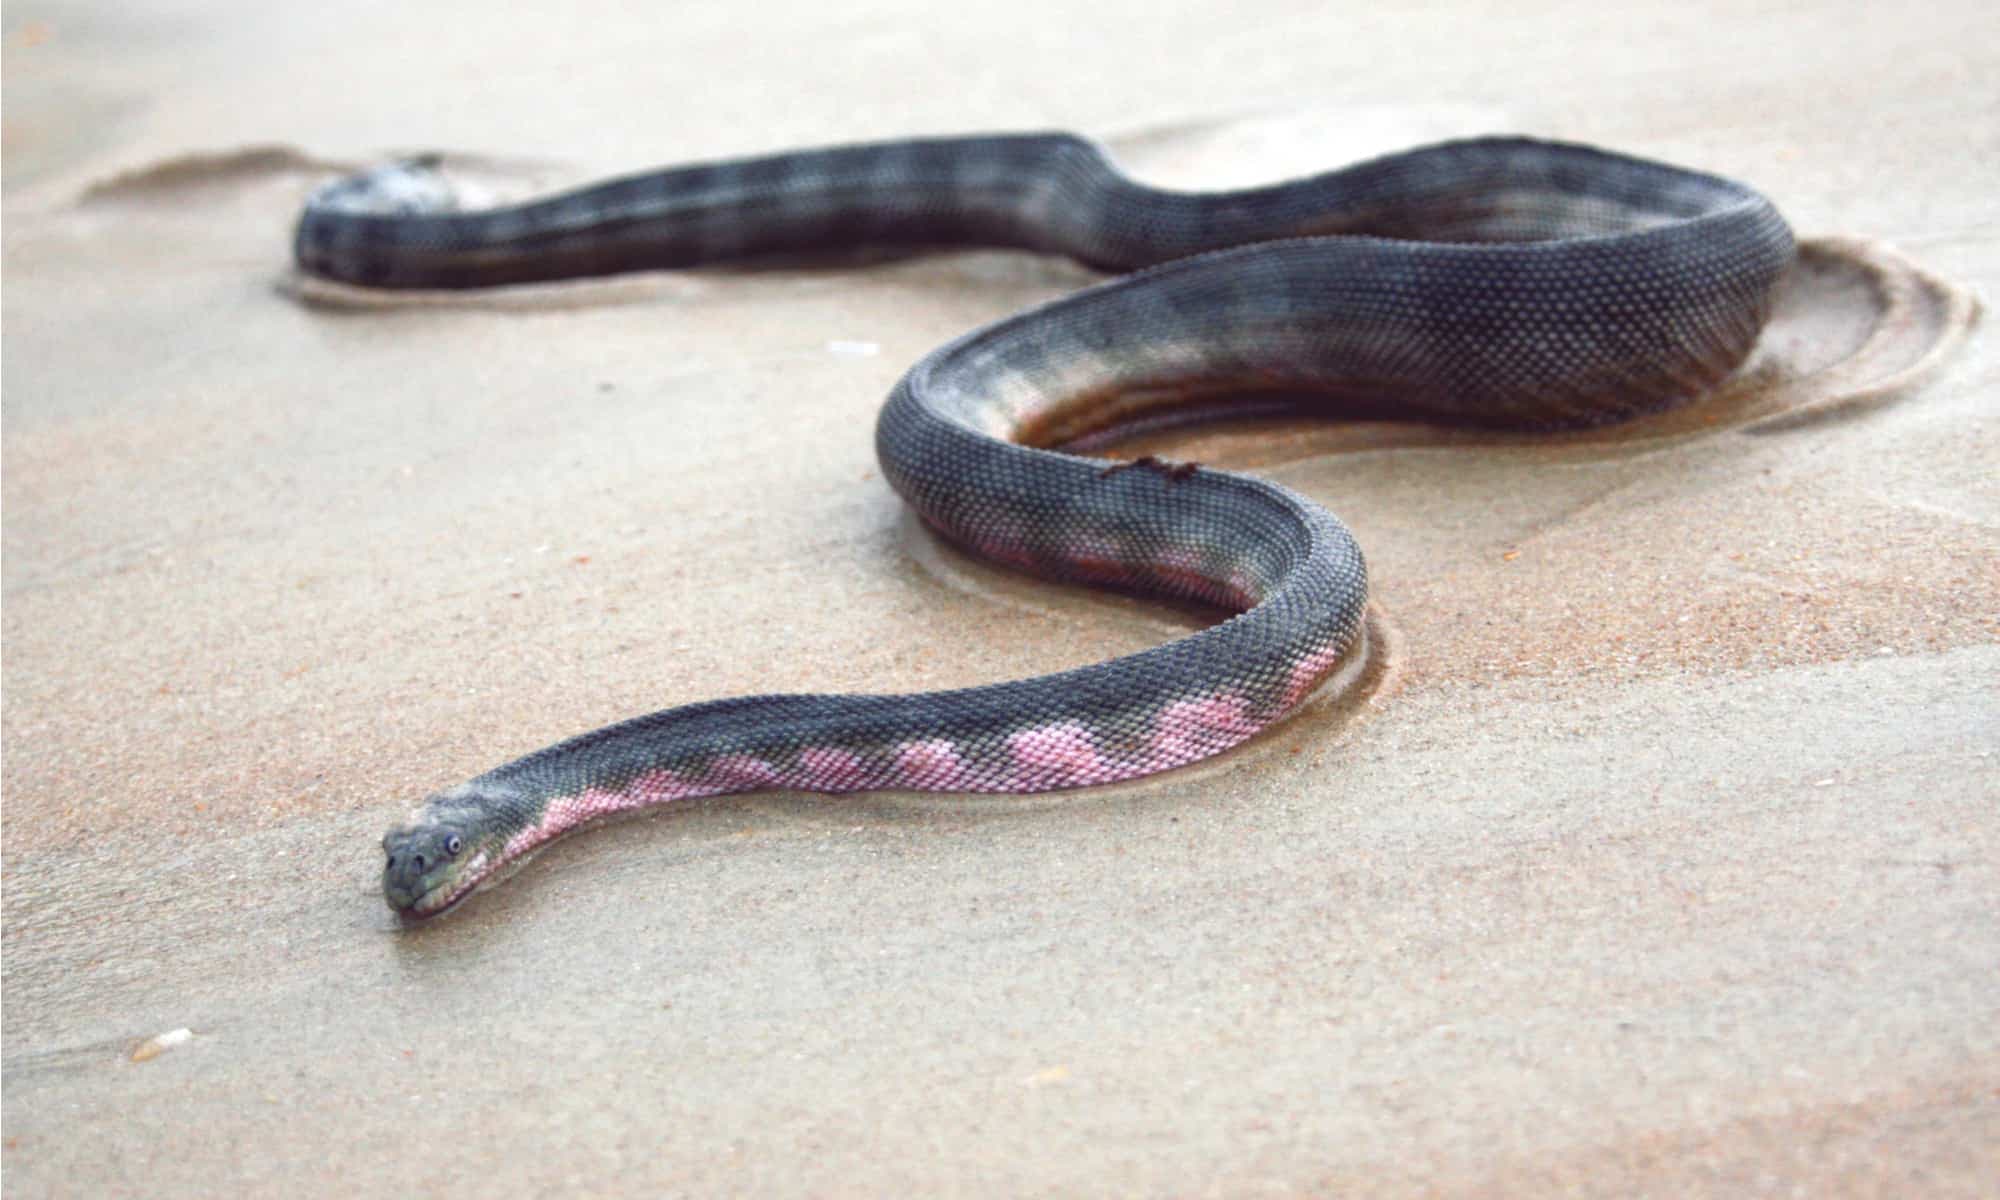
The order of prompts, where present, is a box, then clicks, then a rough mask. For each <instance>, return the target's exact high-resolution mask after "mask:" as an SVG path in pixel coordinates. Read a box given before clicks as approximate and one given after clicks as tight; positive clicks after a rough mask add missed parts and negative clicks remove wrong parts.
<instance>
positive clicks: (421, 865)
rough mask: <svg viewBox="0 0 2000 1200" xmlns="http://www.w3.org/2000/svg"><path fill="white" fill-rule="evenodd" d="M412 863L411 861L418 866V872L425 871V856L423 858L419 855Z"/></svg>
mask: <svg viewBox="0 0 2000 1200" xmlns="http://www.w3.org/2000/svg"><path fill="white" fill-rule="evenodd" d="M410 861H411V862H412V863H414V864H415V865H416V868H417V870H419V871H421V870H423V869H424V856H423V855H421V854H419V855H417V856H416V857H415V858H413V859H411V860H410Z"/></svg>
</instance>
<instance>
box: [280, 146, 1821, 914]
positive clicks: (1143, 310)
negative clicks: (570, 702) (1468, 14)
mask: <svg viewBox="0 0 2000 1200" xmlns="http://www.w3.org/2000/svg"><path fill="white" fill-rule="evenodd" d="M434 167H435V163H434V162H432V161H428V160H414V161H410V162H403V163H397V164H393V165H390V166H387V167H383V168H380V169H377V170H374V171H371V172H368V173H365V174H361V175H357V176H354V177H351V178H348V179H343V180H340V181H337V182H334V183H331V184H328V185H326V186H324V187H322V188H320V189H319V190H318V191H317V192H315V193H314V194H313V196H312V197H311V198H310V199H309V200H308V202H307V204H306V207H305V211H304V213H303V215H302V216H301V217H300V219H299V224H298V229H297V235H296V239H295V242H294V253H295V256H296V259H297V262H298V265H299V267H300V268H301V269H302V270H303V271H305V272H306V273H308V274H311V275H316V276H320V277H324V278H328V279H332V280H335V281H339V282H342V283H347V284H355V285H361V286H367V287H380V288H476V287H489V286H494V285H501V284H513V283H523V282H528V281H535V280H549V279H558V278H567V277H571V276H581V275H601V274H610V273H614V272H622V271H635V270H652V269H659V268H671V267H684V266H693V265H697V264H703V263H715V262H722V261H726V260H732V259H742V258H745V257H749V256H758V255H771V254H785V253H796V252H801V251H811V250H817V249H824V248H831V247H849V246H855V247H861V246H901V247H935V246H973V245H978V246H1006V247H1018V248H1022V249H1028V250H1036V251H1042V252H1046V253H1051V254H1061V255H1067V256H1069V257H1071V258H1073V259H1077V260H1079V261H1081V262H1083V263H1085V264H1087V265H1089V266H1091V267H1094V268H1098V269H1101V270H1104V271H1107V272H1119V273H1121V274H1120V276H1119V277H1118V278H1115V279H1112V280H1110V281H1108V282H1105V283H1102V284H1099V285H1098V286H1095V287H1091V288H1088V289H1086V290H1084V291H1081V292H1077V293H1075V294H1073V295H1070V296H1067V297H1064V298H1062V299H1058V300H1056V301H1054V302H1052V303H1048V304H1045V305H1042V306H1041V307H1038V308H1035V309H1032V310H1029V311H1027V312H1023V313H1020V314H1017V315H1015V316H1012V317H1008V318H1006V319H1004V320H1001V321H998V322H995V323H994V324H991V325H988V326H986V327H985V328H982V329H977V330H974V331H972V332H970V333H967V334H965V335H963V336H962V337H959V338H958V339H957V340H955V341H952V342H950V343H948V344H946V345H944V346H942V347H939V348H938V349H936V350H934V351H932V352H931V353H930V354H929V355H927V356H926V357H925V358H924V359H923V360H922V361H920V362H918V363H917V364H916V365H915V366H914V367H912V368H911V369H910V370H909V372H908V374H906V375H905V376H904V377H903V379H902V380H901V382H899V383H898V384H897V385H896V387H895V389H894V391H893V392H892V393H891V394H890V396H889V399H888V402H887V403H886V404H885V405H884V406H883V408H882V411H881V415H880V417H879V419H878V420H877V422H876V427H875V448H876V453H877V455H878V456H879V458H880V460H881V464H882V470H883V474H884V476H885V477H886V478H887V480H888V482H889V484H890V486H891V487H893V488H895V489H896V491H897V492H898V493H900V494H901V495H902V497H903V498H904V499H905V500H906V501H907V502H908V503H909V504H910V505H911V507H912V508H913V509H914V510H915V511H916V513H917V514H918V516H920V517H921V518H922V519H923V521H924V522H925V523H926V524H927V525H928V526H930V527H931V528H932V529H934V530H935V531H937V532H938V533H939V534H941V535H942V536H944V537H945V538H947V539H949V540H950V541H952V542H955V543H957V544H958V545H960V546H962V547H964V548H965V549H967V550H969V551H971V552H972V553H974V554H977V555H981V556H984V557H986V558H988V559H991V560H994V561H996V562H1000V563H1004V564H1007V565H1008V566H1012V567H1018V568H1020V569H1021V570H1024V571H1027V572H1030V573H1032V574H1034V575H1037V576H1042V577H1045V578H1049V579H1060V580H1071V581H1080V582H1084V583H1090V584H1096V585H1102V586H1108V587H1114V588H1119V589H1124V590H1127V591H1133V592H1138V593H1142V594H1146V595H1151V596H1159V597H1169V598H1174V599H1178V600H1183V601H1193V602H1197V603H1199V604H1204V605H1209V606H1214V607H1216V608H1219V609H1222V610H1225V611H1228V612H1230V613H1233V614H1234V615H1232V616H1229V617H1228V618H1227V619H1225V620H1222V621H1221V622H1220V623H1218V624H1215V625H1212V626H1210V627H1208V628H1205V629H1203V630H1201V631H1200V632H1198V633H1195V634H1193V635H1191V636H1188V637H1184V638H1181V639H1180V640H1177V641H1173V642H1170V643H1168V644H1166V645H1162V646H1158V647H1156V648H1153V649H1150V650H1145V651H1142V652H1140V653H1137V654H1132V655H1129V656H1127V657H1124V658H1118V659H1114V660H1112V661H1110V662H1105V663H1099V664H1097V665H1095V666H1089V667H1084V668H1081V669H1078V670H1072V671H1065V672H1063V673H1061V674H1055V675H1045V676H1041V677H1039V678H1034V679H1023V680H1017V681H1014V682H1010V683H998V684H992V685H989V686H985V687H974V688H966V689H962V690H954V691H940V692H924V693H917V694H910V695H770V696H752V697H746V698H739V699H726V700H716V701H712V702H708V703H703V704H692V705H688V706H685V707H681V708H672V709H667V710H665V711H663V712H657V713H653V714H652V715H650V716H642V717H637V718H634V719H631V720H627V721H623V722H621V723H619V724H615V725H611V726H608V727H606V728H603V729H599V730H596V731H594V732H591V733H586V734H583V735H582V736H580V737H574V738H571V739H570V740H568V741H565V742H561V743H559V744H557V745H554V746H550V747H548V748H547V749H544V750H539V751H536V752H535V753H533V754H530V755H528V756H527V757H525V758H521V759H517V760H515V761H514V762H510V763H508V764H506V765H504V766H500V767H496V768H494V769H493V770H491V771H488V772H486V773H485V774H484V775H481V776H479V777H477V778H476V779H473V780H471V781H470V782H467V783H464V784H460V785H458V786H456V787H453V788H450V789H448V790H445V791H442V792H438V793H436V794H434V795H432V796H430V797H429V798H428V799H426V800H425V801H424V802H423V804H422V805H421V806H420V807H419V808H418V809H417V810H416V811H415V812H414V813H413V814H412V815H411V816H410V818H409V820H408V821H407V822H406V823H404V824H401V825H399V826H397V827H395V828H393V829H392V830H390V832H389V834H388V836H387V837H386V838H385V839H384V840H383V849H384V851H385V853H386V855H387V861H386V864H385V866H384V869H383V875H382V890H383V895H384V897H385V898H386V899H387V901H388V903H389V905H390V907H391V908H393V909H395V910H396V911H397V912H398V913H400V914H402V915H403V916H405V917H422V916H430V915H434V914H436V913H439V912H442V911H444V910H445V909H447V908H450V907H451V906H453V905H454V904H456V903H458V902H459V901H460V900H462V899H464V898H465V897H466V896H467V895H469V894H470V893H471V892H472V891H473V890H474V889H476V888H478V887H479V886H480V885H481V884H482V883H484V882H487V881H489V880H492V879H494V878H495V877H496V875H495V873H496V872H497V871H499V870H500V869H501V868H503V867H505V866H507V865H508V864H511V863H514V862H516V861H518V860H519V859H520V858H521V857H522V856H523V855H525V854H527V853H528V852H529V851H531V850H534V849H535V848H536V847H539V846H541V845H544V844H546V843H547V842H548V841H550V840H551V839H553V838H556V837H559V836H561V835H562V834H563V833H565V832H567V831H569V830H572V829H575V828H577V827H578V826H580V825H582V824H584V823H586V822H588V821H591V820H592V819H594V818H598V817H602V816H607V815H609V814H613V813H619V812H626V811H630V810H633V809H640V808H646V807H650V806H653V805H659V804H665V803H668V802H671V801H676V800H685V799H688V798H690V797H697V796H716V795H724V794H729V793H738V792H753V791H761V790H769V789H783V790H789V791H799V792H817V793H823V794H833V793H846V792H860V791H868V790H874V789H908V790H914V791H929V792H1039V791H1047V790H1051V789H1057V788H1073V787H1082V786H1087V785H1090V784H1099V783H1109V782H1112V781H1114V780H1121V779H1133V778H1136V777H1139V776H1143V775H1149V774H1152V773H1154V772H1157V771H1164V770H1168V769H1170V768H1173V767H1177V766H1181V765H1183V764H1185V763H1191V762H1194V761H1195V760H1197V759H1202V758H1206V757H1208V756H1210V755H1213V754H1216V753H1217V752H1219V751H1221V750H1224V749H1226V748H1228V747H1230V746H1234V745H1236V744H1237V743H1239V742H1242V741H1243V740H1244V739H1246V738H1249V737H1252V736H1253V735H1255V734H1256V733H1257V732H1258V731H1259V730H1261V729H1264V728H1266V727H1267V726H1269V725H1270V724H1271V723H1272V722H1274V721H1277V720H1280V719H1281V718H1283V717H1284V716H1285V715H1286V714H1287V713H1288V712H1290V711H1291V710H1292V709H1293V708H1295V707H1296V706H1297V705H1298V704H1299V703H1300V701H1301V700H1302V699H1303V698H1304V697H1305V696H1307V694H1308V693H1310V692H1311V691H1312V690H1313V687H1314V685H1315V684H1316V683H1318V682H1319V681H1320V680H1321V679H1322V678H1324V677H1325V676H1326V675H1327V674H1328V673H1329V672H1331V671H1332V670H1334V669H1335V667H1336V665H1337V664H1338V663H1339V662H1340V660H1341V658H1342V656H1343V655H1344V654H1346V653H1347V652H1348V651H1349V650H1350V648H1351V647H1352V646H1353V645H1354V644H1355V642H1356V639H1357V635H1358V632H1359V630H1360V628H1361V622H1362V610H1363V605H1364V602H1365V598H1366V593H1367V582H1366V573H1365V570H1364V567H1363V565H1362V559H1361V553H1360V550H1359V549H1358V548H1357V547H1356V545H1355V543H1354V540H1353V538H1352V536H1351V535H1350V534H1349V533H1348V531H1347V529H1346V527H1345V526H1343V525H1342V524H1341V523H1340V521H1339V520H1338V519H1337V518H1335V517H1334V516H1333V515H1332V514H1331V513H1329V512H1327V511H1326V510H1325V509H1323V508H1321V507H1320V506H1319V505H1318V504H1316V503H1314V502H1312V501H1311V500H1308V499H1305V498H1304V497H1302V496H1299V495H1298V494H1296V493H1294V492H1292V491H1289V490H1287V489H1285V488H1282V487H1279V486H1277V485H1275V484H1271V483H1267V482H1264V481H1262V480H1259V479H1253V478H1249V477H1246V476H1243V475H1237V474H1232V473H1229V472H1225V471H1220V470H1213V469H1209V468H1205V467H1197V466H1193V465H1188V464H1168V463H1163V462H1159V461H1156V460H1153V459H1142V460H1139V461H1138V462H1136V463H1126V464H1111V463H1107V462H1106V461H1105V460H1103V459H1098V458H1087V457H1082V456H1079V455H1076V454H1072V453H1065V452H1063V451H1062V450H1060V449H1056V448H1051V447H1056V446H1060V445H1063V444H1065V443H1068V442H1071V441H1073V440H1074V439H1076V438H1078V437H1081V436H1085V435H1089V434H1093V433H1101V432H1102V431H1103V430H1105V429H1106V428H1107V427H1114V426H1118V425H1120V424H1123V423H1126V422H1129V421H1131V420H1132V419H1134V418H1135V417H1141V418H1143V417H1145V416H1148V415H1156V414H1155V413H1154V410H1155V409H1157V408H1159V407H1160V406H1165V405H1170V404H1171V405H1184V404H1186V403H1188V402H1190V401H1201V402H1211V403H1212V402H1215V401H1217V400H1219V399H1221V398H1233V397H1240V396H1244V395H1249V394H1254V395H1260V396H1265V397H1270V396H1284V397H1299V396H1313V397H1318V398H1320V399H1321V400H1322V401H1323V402H1324V403H1326V404H1327V405H1329V407H1330V410H1331V411H1337V412H1341V413H1350V414H1351V413H1365V414H1367V415H1370V416H1374V417H1393V418H1408V419H1413V420H1431V421H1450V422H1476V423H1480V424H1486V425H1496V426H1512V427H1560V426H1576V425H1585V424H1595V423H1601V422H1606V421H1612V420H1617V419H1620V418H1623V417H1627V416H1631V415H1633V414H1637V413H1642V412H1646V411H1650V410H1654V409H1658V408H1661V407H1664V406H1666V405H1669V404H1673V403H1675V402H1677V401H1680V400H1683V399H1685V398H1687V397H1690V396H1693V395H1695V394H1697V393H1700V392H1702V391H1704V390H1706V389H1708V388H1709V387H1711V386H1712V385H1714V384H1715V383H1716V382H1717V381H1718V380H1720V379H1721V378H1722V377H1723V376H1724V375H1726V374H1727V373H1728V372H1729V371H1731V370H1732V369H1733V368H1734V367H1735V366H1736V365H1737V364H1738V363H1740V362H1741V361H1742V360H1743V358H1744V357H1745V355H1747V354H1748V352H1749V350H1750V347H1751V345H1752V343H1753V342H1754V340H1755V339H1756V336H1757V333H1758V330H1759V329H1760V328H1761V327H1762V325H1763V323H1764V321H1765V318H1766V317H1767V315H1768V314H1769V312H1770V309H1771V304H1772V297H1773V292H1774V289H1775V287H1776V284H1777V281H1778V279H1779V277H1780V275H1781V274H1782V273H1783V271H1784V270H1785V268H1786V266H1787V264H1788V263H1789V262H1790V261H1791V258H1792V255H1793V240H1792V234H1791V231H1790V229H1789V228H1788V227H1787V226H1786V224H1785V222H1784V219H1783V218H1782V217H1781V216H1780V215H1779V214H1778V212H1777V210H1776V209H1775V208H1774V207H1773V206H1772V204H1771V203H1770V202H1769V201H1768V200H1766V199H1765V198H1764V197H1763V196H1761V195H1759V194H1758V193H1757V192H1755V191H1752V190H1750V189H1749V188H1747V187H1744V186H1743V185H1741V184H1738V183H1735V182H1732V181H1730V180H1727V179H1722V178H1718V177H1716V176H1713V175H1708V174H1702V173H1698V172H1694V171H1689V170H1683V169H1680V168H1676V167H1672V166H1667V165H1663V164H1660V163H1655V162H1647V161H1643V160H1640V159H1635V158H1630V157H1626V156H1623V155H1619V154H1613V153H1608V152H1605V151H1602V150H1597V149H1592V148H1589V147H1585V146H1578V145H1567V144H1560V143H1553V142H1543V141H1533V140H1528V139H1523V138H1481V139H1475V140H1468V141H1458V142H1451V143H1446V144H1442V145H1436V146H1429V147H1424V148H1421V149H1416V150H1411V151H1407V152H1403V153H1398V154H1391V155H1388V156H1386V157H1382V158H1377V159H1373V160H1371V161H1367V162H1363V163H1360V164H1358V165H1354V166H1349V167H1344V168H1341V169H1338V170H1334V171H1330V172H1327V173H1325V174H1321V175H1316V176H1312V177H1310V178H1305V179H1300V180H1296V181H1293V182H1288V183H1280V184H1275V185H1271V186H1265V187H1255V188H1247V189H1242V190H1236V191H1218V192H1174V191H1166V190H1162V189H1158V188H1154V187H1149V186H1147V185H1145V184H1142V183H1139V182H1136V181H1134V180H1133V179H1131V178H1129V177H1127V176H1125V175H1124V174H1122V173H1120V172H1119V170H1118V169H1117V168H1116V167H1114V166H1113V165H1112V163H1111V161H1110V159H1109V158H1108V157H1107V155H1106V154H1105V152H1104V151H1103V150H1101V149H1099V148H1098V147H1097V146H1096V145H1094V144H1092V143H1091V142H1088V141H1085V140H1083V139H1081V138H1078V137H1075V136H1072V135H1068V134H1061V133H1054V134H1029V135H1009V136H985V137H955V138H940V139H924V140H909V141H894V142H882V143H877V144H871V145H855V146H845V147H838V148H834V149H824V150H814V151H807V152H800V153H790V154H779V155H773V156H767V157H758V158H745V159H738V160H734V161H727V162H715V163H708V164H703V165H695V166H683V167H676V168H671V169H667V170H661V171H656V172H651V173H647V174H641V175H633V176H630V177H627V178H621V179H616V180H612V181H609V182H605V183H599V184H596V185H594V186H589V187H585V188H582V189H580V190H576V191H571V192H567V193H564V194H561V195H557V196H553V197H550V198H546V199H540V200H534V201H531V202H528V203H523V204H517V205H513V206H510V207H504V208H495V209H489V210H484V211H458V210H457V209H456V205H455V202H454V200H453V196H452V192H451V191H450V189H449V187H448V186H447V185H446V184H445V183H444V181H443V179H442V177H441V176H440V175H439V173H438V172H437V171H436V170H435V169H434Z"/></svg>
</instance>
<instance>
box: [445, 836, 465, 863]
mask: <svg viewBox="0 0 2000 1200" xmlns="http://www.w3.org/2000/svg"><path fill="white" fill-rule="evenodd" d="M463 849H465V843H464V842H462V841H460V840H459V839H458V835H457V834H455V833H454V834H452V835H451V836H450V837H449V838H446V839H445V843H444V852H445V853H446V854H449V855H450V856H451V857H453V858H457V857H458V852H459V851H460V850H463Z"/></svg>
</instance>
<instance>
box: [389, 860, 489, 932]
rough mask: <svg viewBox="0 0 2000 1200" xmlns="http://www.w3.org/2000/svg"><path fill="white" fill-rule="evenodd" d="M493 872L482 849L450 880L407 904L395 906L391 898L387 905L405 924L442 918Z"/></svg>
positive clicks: (477, 888) (476, 889)
mask: <svg viewBox="0 0 2000 1200" xmlns="http://www.w3.org/2000/svg"><path fill="white" fill-rule="evenodd" d="M492 873H493V871H492V867H491V866H489V865H488V863H487V856H486V853H485V852H484V851H481V852H480V853H479V854H478V855H476V856H475V857H474V858H473V859H472V861H470V862H468V863H466V864H465V869H464V870H462V871H460V872H458V874H457V875H456V876H455V877H454V878H452V879H451V880H449V881H447V882H446V883H443V884H440V885H439V886H437V887H434V888H432V889H430V890H429V891H427V892H425V893H424V894H423V895H421V896H418V897H417V898H416V899H415V900H413V901H411V902H410V903H409V904H407V905H398V904H396V903H395V902H394V901H393V900H391V901H390V907H391V908H394V909H395V910H396V916H397V918H398V919H399V920H401V921H402V922H403V923H404V924H406V925H414V924H418V923H420V922H424V921H428V920H430V919H432V918H433V917H441V916H443V915H444V914H445V913H447V912H450V911H451V910H452V909H454V908H457V907H458V906H459V904H460V903H462V902H463V901H464V900H465V898H466V897H468V896H470V895H472V893H474V892H476V891H478V890H479V885H480V884H482V883H485V882H486V879H487V877H488V876H489V875H491V874H492Z"/></svg>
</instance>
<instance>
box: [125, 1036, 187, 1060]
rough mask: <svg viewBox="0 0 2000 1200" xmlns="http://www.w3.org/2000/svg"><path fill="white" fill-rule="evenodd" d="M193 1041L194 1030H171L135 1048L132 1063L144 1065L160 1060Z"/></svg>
mask: <svg viewBox="0 0 2000 1200" xmlns="http://www.w3.org/2000/svg"><path fill="white" fill-rule="evenodd" d="M193 1040H194V1030H192V1029H169V1030H167V1031H166V1032H165V1033H161V1034H155V1035H154V1036H152V1037H149V1038H147V1039H146V1040H145V1041H143V1042H140V1043H139V1044H138V1045H137V1046H136V1047H134V1048H133V1050H132V1061H133V1062H135V1063H142V1062H146V1061H148V1060H149V1059H155V1058H158V1057H159V1056H160V1055H162V1054H165V1053H166V1052H167V1051H169V1050H171V1049H173V1048H174V1047H175V1046H180V1045H184V1044H186V1043H188V1042H191V1041H193Z"/></svg>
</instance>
